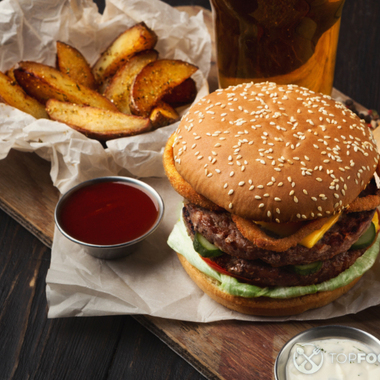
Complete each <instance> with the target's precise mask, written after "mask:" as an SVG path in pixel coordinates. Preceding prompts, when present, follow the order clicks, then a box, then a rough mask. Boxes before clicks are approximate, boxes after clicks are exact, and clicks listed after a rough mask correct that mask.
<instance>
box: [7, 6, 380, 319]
mask: <svg viewBox="0 0 380 380" xmlns="http://www.w3.org/2000/svg"><path fill="white" fill-rule="evenodd" d="M140 21H144V22H145V23H146V24H147V25H148V26H149V27H150V28H152V29H153V30H154V31H155V32H156V33H157V35H158V41H159V42H158V44H157V50H158V51H159V53H160V56H161V57H166V58H177V59H182V60H185V61H190V62H192V63H194V64H196V65H197V66H198V67H199V68H200V70H199V71H198V72H197V73H196V75H195V80H196V82H197V86H198V88H199V95H198V97H201V96H204V95H205V94H207V93H208V86H207V82H206V80H205V78H207V75H208V72H209V69H210V58H211V40H210V36H209V34H208V32H207V28H206V26H205V24H204V22H203V16H202V13H199V14H198V15H197V16H195V17H190V18H189V16H188V15H187V14H186V13H181V12H178V11H177V10H176V9H174V8H172V7H170V6H168V5H167V4H165V3H161V2H160V1H158V0H109V1H107V2H106V8H105V11H104V13H103V15H101V14H99V13H98V9H97V7H96V5H95V4H94V3H93V2H92V1H90V0H71V1H70V0H68V1H63V0H31V1H30V0H19V1H16V0H13V1H11V0H3V1H1V2H0V38H1V44H0V69H1V70H2V71H5V70H7V69H9V68H11V67H12V66H13V65H14V64H15V63H17V62H19V61H21V60H36V61H39V62H43V63H46V64H49V65H54V63H55V52H56V50H55V42H56V41H57V40H61V41H64V42H66V43H68V44H71V45H73V46H75V47H76V48H77V49H79V50H80V51H81V52H82V53H83V54H84V56H85V57H86V58H87V60H88V61H89V63H90V64H93V63H94V62H95V61H96V59H97V58H98V56H99V54H100V52H102V51H103V50H104V49H105V48H106V47H107V46H108V45H109V43H110V42H111V41H112V40H113V39H115V38H116V36H117V35H118V34H120V33H121V32H123V31H124V30H125V29H126V28H128V27H130V26H132V25H133V24H135V23H137V22H140ZM0 118H1V122H0V158H5V157H6V156H7V154H8V152H9V150H10V149H11V148H13V149H17V150H21V151H27V152H32V151H33V152H36V153H37V154H38V155H40V156H41V157H43V158H44V159H46V160H49V161H50V162H51V178H52V181H53V184H54V186H56V187H57V188H58V189H59V190H60V191H61V193H64V192H65V191H67V190H68V189H70V188H71V187H72V186H74V185H76V184H78V183H79V182H81V181H83V180H87V179H90V178H94V177H99V176H105V175H116V174H119V175H130V176H134V177H138V178H140V179H142V180H144V181H146V182H147V183H149V184H150V185H152V186H153V187H155V188H156V189H157V190H158V191H159V193H160V194H161V196H162V197H163V199H164V202H165V207H166V211H165V216H164V220H163V222H162V224H161V225H160V228H159V229H158V231H156V233H155V234H154V235H153V236H151V238H149V239H148V240H147V241H145V242H144V243H143V246H142V247H141V249H139V251H137V252H135V253H134V254H133V255H131V256H129V257H127V258H125V259H120V260H115V261H102V260H98V259H95V258H92V257H90V256H88V255H86V254H85V253H84V252H82V250H81V249H80V248H78V247H77V246H76V245H74V244H72V243H71V242H68V241H67V240H66V239H65V238H64V237H63V236H62V235H61V234H60V233H59V232H58V230H56V231H55V235H54V242H53V247H52V257H51V266H50V269H49V271H48V275H47V279H46V282H47V288H46V290H47V298H48V304H49V313H48V316H49V317H50V318H57V317H68V316H95V315H111V314H148V315H152V316H159V317H164V318H170V319H180V320H188V321H196V322H210V321H215V320H223V319H241V320H251V321H259V320H267V319H265V318H254V317H249V316H244V315H241V314H238V313H235V312H232V311H229V310H227V309H225V308H224V307H222V306H220V305H218V304H216V303H215V302H214V301H212V300H210V299H209V298H208V297H207V296H206V295H204V294H203V292H202V291H200V290H199V289H198V288H197V286H196V285H194V283H193V282H192V281H191V280H190V279H189V278H188V276H187V275H186V273H185V272H184V270H183V269H182V267H181V265H180V264H179V261H178V259H177V257H176V255H175V254H174V253H173V252H172V251H171V249H169V247H168V246H167V244H166V241H167V237H168V235H169V233H170V231H171V229H172V227H173V225H174V223H175V222H176V220H177V218H178V215H179V208H180V204H181V198H180V197H179V195H177V194H176V193H175V192H174V191H173V190H172V189H171V186H170V185H169V183H168V181H167V180H166V179H165V176H164V171H163V168H162V163H161V159H162V151H163V146H164V143H165V142H166V140H167V139H168V137H169V135H170V134H171V133H172V131H174V129H175V128H176V127H177V125H176V124H173V125H171V126H168V127H165V128H162V129H159V130H157V131H154V132H151V133H147V134H144V135H140V136H135V137H129V138H121V139H117V140H113V141H109V142H108V143H107V147H106V148H103V147H102V146H101V144H100V143H99V142H97V141H95V140H91V139H88V138H86V137H84V136H83V135H81V134H80V133H78V132H76V131H74V130H72V129H70V128H69V127H67V126H66V125H64V124H61V123H57V122H53V121H50V120H35V119H34V118H33V117H31V116H29V115H26V114H24V113H22V112H20V111H18V110H15V109H13V108H11V107H8V106H6V105H3V104H0ZM376 273H380V268H379V264H376V267H375V268H374V269H373V270H371V271H370V273H368V274H367V275H366V276H365V277H364V278H363V279H362V280H361V281H360V283H359V285H358V286H357V287H355V289H354V290H353V291H351V292H350V293H348V294H347V295H345V296H344V297H342V298H340V299H339V300H338V301H336V302H334V303H333V304H331V305H329V306H326V307H324V308H323V309H320V310H317V311H312V312H308V313H304V314H303V315H301V316H298V317H295V318H291V319H320V318H331V317H335V316H339V315H343V314H346V313H354V312H357V311H359V310H362V309H364V308H366V307H369V306H371V305H375V304H378V303H379V302H380V283H379V280H377V279H376V277H380V276H376ZM271 320H274V319H271ZM279 320H280V319H279ZM281 320H284V319H283V318H281Z"/></svg>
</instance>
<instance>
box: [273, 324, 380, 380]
mask: <svg viewBox="0 0 380 380" xmlns="http://www.w3.org/2000/svg"><path fill="white" fill-rule="evenodd" d="M329 338H341V339H351V340H356V341H359V342H361V343H363V344H365V345H367V346H368V347H369V348H371V349H373V350H374V352H380V340H379V339H377V338H375V337H374V336H373V335H371V334H369V333H367V332H365V331H363V330H359V329H357V328H354V327H349V326H339V325H330V326H320V327H315V328H312V329H309V330H305V331H303V332H301V333H299V334H298V335H296V336H295V337H293V338H292V339H290V340H289V341H288V342H287V343H286V344H285V345H284V347H282V349H281V351H280V352H279V353H278V355H277V359H276V362H275V365H274V378H275V380H286V363H287V362H288V359H289V354H290V352H291V349H292V348H293V346H294V345H295V344H296V343H301V342H302V343H305V342H310V341H313V340H319V339H329Z"/></svg>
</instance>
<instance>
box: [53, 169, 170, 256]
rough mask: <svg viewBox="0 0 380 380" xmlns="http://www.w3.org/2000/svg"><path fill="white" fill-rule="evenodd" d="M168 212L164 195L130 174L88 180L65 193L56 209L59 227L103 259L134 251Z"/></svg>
mask: <svg viewBox="0 0 380 380" xmlns="http://www.w3.org/2000/svg"><path fill="white" fill-rule="evenodd" d="M163 212H164V204H163V201H162V199H161V197H160V195H159V194H158V193H157V192H156V191H155V190H154V189H153V188H152V187H151V186H149V185H147V184H146V183H144V182H142V181H139V180H136V179H133V178H128V177H119V176H118V177H102V178H96V179H93V180H89V181H85V182H83V183H81V184H79V185H77V186H75V187H74V188H72V189H71V190H69V191H68V192H67V193H66V194H64V195H63V196H62V198H61V199H60V200H59V202H58V204H57V207H56V210H55V221H56V225H57V227H58V229H59V230H60V231H61V232H62V234H63V235H65V236H66V237H67V238H68V239H69V240H71V241H73V242H75V243H77V244H80V245H82V246H84V247H85V248H86V249H85V250H86V252H87V253H89V254H90V255H92V256H95V257H97V258H101V259H115V258H119V257H123V256H126V255H128V254H129V253H131V252H133V251H134V250H135V249H136V248H137V245H136V244H137V243H139V242H141V241H142V240H144V239H145V238H146V237H147V236H149V235H150V234H151V233H152V232H153V231H155V230H156V228H157V227H158V225H159V223H160V221H161V219H162V216H163Z"/></svg>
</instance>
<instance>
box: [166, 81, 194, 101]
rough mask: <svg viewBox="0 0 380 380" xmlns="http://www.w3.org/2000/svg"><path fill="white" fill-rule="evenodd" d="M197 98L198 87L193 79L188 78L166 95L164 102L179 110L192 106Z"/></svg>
mask: <svg viewBox="0 0 380 380" xmlns="http://www.w3.org/2000/svg"><path fill="white" fill-rule="evenodd" d="M196 96H197V85H196V84H195V81H194V79H193V78H188V79H186V80H185V81H184V82H182V83H181V84H179V85H178V86H176V87H174V88H173V90H172V91H171V92H170V93H169V94H167V95H165V96H164V97H163V98H162V100H163V101H164V102H165V103H168V104H170V105H171V106H172V107H174V108H177V107H181V106H184V105H186V104H190V103H192V102H193V101H194V99H195V97H196Z"/></svg>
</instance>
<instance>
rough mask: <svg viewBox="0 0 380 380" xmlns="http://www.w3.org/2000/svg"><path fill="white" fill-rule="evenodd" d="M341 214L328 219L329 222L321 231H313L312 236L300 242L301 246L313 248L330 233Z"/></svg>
mask: <svg viewBox="0 0 380 380" xmlns="http://www.w3.org/2000/svg"><path fill="white" fill-rule="evenodd" d="M339 217H340V214H336V215H333V216H332V217H330V218H329V219H328V221H327V222H326V223H325V224H324V225H323V226H322V228H320V229H319V230H315V231H313V232H312V233H311V234H310V235H308V236H306V237H305V238H303V239H302V240H301V241H300V244H301V245H303V246H305V247H307V248H313V247H314V245H315V244H316V243H317V241H318V240H319V239H321V238H322V236H323V235H324V234H325V233H326V231H328V230H329V229H330V228H331V227H332V226H333V225H334V224H335V223H336V222H337V221H338V219H339Z"/></svg>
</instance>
